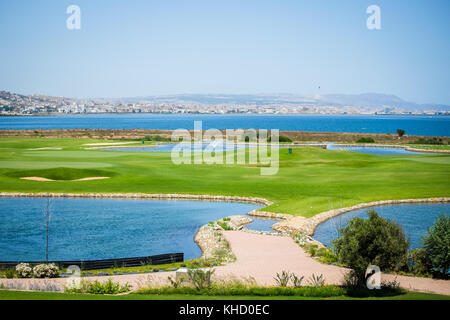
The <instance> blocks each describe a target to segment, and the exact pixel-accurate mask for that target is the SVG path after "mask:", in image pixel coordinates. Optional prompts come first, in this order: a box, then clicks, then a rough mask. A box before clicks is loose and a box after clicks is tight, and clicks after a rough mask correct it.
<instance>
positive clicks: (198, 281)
mask: <svg viewBox="0 0 450 320" xmlns="http://www.w3.org/2000/svg"><path fill="white" fill-rule="evenodd" d="M187 274H188V278H189V280H190V281H191V283H192V284H193V285H194V286H195V288H196V289H197V290H201V289H209V288H211V277H212V275H213V274H214V270H202V269H189V270H188V272H187Z"/></svg>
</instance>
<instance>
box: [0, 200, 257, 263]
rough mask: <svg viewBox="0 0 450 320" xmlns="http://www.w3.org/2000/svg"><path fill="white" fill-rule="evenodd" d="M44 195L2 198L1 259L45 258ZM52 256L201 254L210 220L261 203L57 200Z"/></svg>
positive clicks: (68, 257) (98, 257)
mask: <svg viewBox="0 0 450 320" xmlns="http://www.w3.org/2000/svg"><path fill="white" fill-rule="evenodd" d="M45 203H46V199H44V198H0V260H6V261H7V260H10V261H11V260H19V261H24V260H28V261H30V260H43V259H45V223H44V218H43V214H42V210H43V208H44V207H45ZM51 205H52V215H51V221H50V231H49V234H50V237H49V259H50V260H72V259H74V260H76V259H84V260H88V259H109V258H125V257H138V256H149V255H156V254H163V253H173V252H184V255H185V259H186V260H187V259H193V258H197V257H199V256H200V255H201V250H200V248H199V247H198V246H197V244H196V243H195V242H194V236H195V234H196V233H197V231H198V229H199V227H201V226H202V225H205V224H207V223H208V222H209V221H213V220H218V219H220V218H223V217H227V216H230V215H236V214H246V213H248V212H250V211H252V210H254V209H257V208H260V207H261V206H258V205H253V204H245V203H231V202H203V201H176V200H126V199H72V198H54V199H52V200H51Z"/></svg>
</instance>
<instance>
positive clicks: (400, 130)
mask: <svg viewBox="0 0 450 320" xmlns="http://www.w3.org/2000/svg"><path fill="white" fill-rule="evenodd" d="M397 134H398V137H399V138H401V137H403V135H404V134H405V130H403V129H397Z"/></svg>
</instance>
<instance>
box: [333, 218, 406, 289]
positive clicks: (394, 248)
mask: <svg viewBox="0 0 450 320" xmlns="http://www.w3.org/2000/svg"><path fill="white" fill-rule="evenodd" d="M367 215H368V216H369V219H367V220H364V219H361V218H353V219H351V220H350V221H348V223H347V226H346V227H344V228H342V229H340V231H339V233H340V237H339V238H337V239H335V240H333V245H334V248H335V251H336V255H337V258H338V260H339V262H341V263H343V264H345V265H347V266H348V267H350V268H351V269H352V270H353V272H352V275H353V276H354V277H355V279H354V282H356V283H357V284H359V285H361V284H364V283H365V272H366V269H367V267H368V266H369V265H372V264H374V265H377V266H379V267H380V269H382V270H391V269H393V268H394V266H395V265H396V264H398V263H400V262H401V261H403V260H404V259H405V257H406V254H407V251H408V247H409V241H408V240H406V237H405V234H404V232H403V229H402V228H401V227H400V226H399V225H397V224H396V223H394V222H391V221H389V220H386V219H383V218H382V217H380V216H379V215H378V214H377V213H376V212H375V211H374V210H369V211H368V212H367Z"/></svg>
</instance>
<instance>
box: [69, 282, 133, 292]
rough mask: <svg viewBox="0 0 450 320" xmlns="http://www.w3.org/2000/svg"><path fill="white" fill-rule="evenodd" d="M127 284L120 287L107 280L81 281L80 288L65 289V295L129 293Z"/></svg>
mask: <svg viewBox="0 0 450 320" xmlns="http://www.w3.org/2000/svg"><path fill="white" fill-rule="evenodd" d="M130 289H131V288H130V286H129V285H128V284H124V285H120V284H119V283H115V282H113V281H112V280H111V279H108V281H106V282H100V281H97V280H96V281H94V282H88V281H85V280H81V283H80V286H72V287H65V290H64V291H65V292H67V293H90V294H119V293H123V292H128V291H130Z"/></svg>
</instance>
